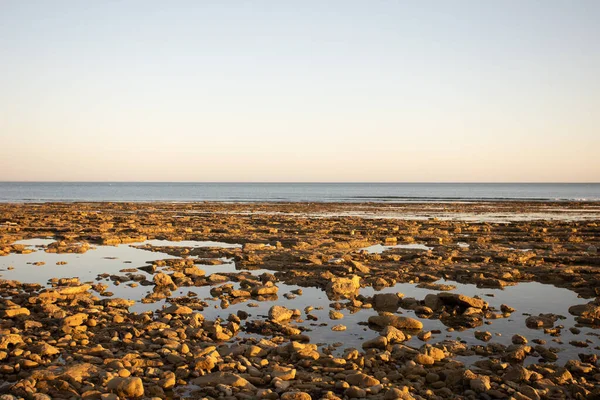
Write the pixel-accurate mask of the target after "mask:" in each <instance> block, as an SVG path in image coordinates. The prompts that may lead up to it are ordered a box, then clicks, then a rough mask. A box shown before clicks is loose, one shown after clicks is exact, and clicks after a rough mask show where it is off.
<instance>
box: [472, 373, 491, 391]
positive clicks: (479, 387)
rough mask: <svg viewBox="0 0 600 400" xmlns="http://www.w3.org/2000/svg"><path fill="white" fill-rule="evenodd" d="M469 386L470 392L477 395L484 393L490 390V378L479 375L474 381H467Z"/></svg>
mask: <svg viewBox="0 0 600 400" xmlns="http://www.w3.org/2000/svg"><path fill="white" fill-rule="evenodd" d="M469 386H470V387H471V390H474V391H475V392H478V393H482V392H486V391H488V390H490V389H491V388H492V386H491V384H490V377H489V376H485V375H480V376H478V377H477V378H475V379H471V380H470V381H469Z"/></svg>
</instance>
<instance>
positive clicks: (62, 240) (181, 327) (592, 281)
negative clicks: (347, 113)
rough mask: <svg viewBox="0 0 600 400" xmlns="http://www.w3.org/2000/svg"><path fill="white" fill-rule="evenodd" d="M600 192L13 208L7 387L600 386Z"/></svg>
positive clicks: (89, 390) (487, 389) (537, 394)
mask: <svg viewBox="0 0 600 400" xmlns="http://www.w3.org/2000/svg"><path fill="white" fill-rule="evenodd" d="M599 247H600V204H599V203H597V202H525V201H523V202H521V201H517V202H515V201H513V202H510V201H507V202H454V203H452V202H449V203H400V204H391V203H390V204H387V203H386V204H384V203H306V202H298V203H223V202H221V203H219V202H214V203H213V202H197V203H156V202H155V203H144V202H140V203H125V202H123V203H118V202H115V203H106V202H90V203H21V204H16V203H14V204H10V203H4V204H0V399H2V400H5V399H6V400H8V399H17V398H18V399H36V400H41V399H50V398H57V399H75V398H84V399H117V398H122V399H124V398H156V399H159V398H160V399H179V398H195V399H204V398H207V399H213V398H214V399H216V398H219V399H234V398H235V399H269V400H276V399H282V400H309V399H331V400H334V399H352V398H369V399H383V400H392V399H446V398H458V399H461V398H465V399H504V398H512V399H517V400H527V399H571V398H573V399H593V398H600V370H599V368H598V365H599V364H598V354H599V349H600V338H599V335H600V330H599V329H598V328H599V327H600V300H599V298H598V296H599V294H600V289H599V288H600V274H599V273H598V271H599V268H600V253H598V248H599Z"/></svg>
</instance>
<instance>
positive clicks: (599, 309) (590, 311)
mask: <svg viewBox="0 0 600 400" xmlns="http://www.w3.org/2000/svg"><path fill="white" fill-rule="evenodd" d="M569 313H570V314H572V315H576V316H578V317H580V318H579V319H578V321H579V320H582V321H581V322H583V323H593V324H598V323H600V306H599V305H596V304H594V303H587V304H578V305H575V306H571V307H569Z"/></svg>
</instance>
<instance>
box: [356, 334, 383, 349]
mask: <svg viewBox="0 0 600 400" xmlns="http://www.w3.org/2000/svg"><path fill="white" fill-rule="evenodd" d="M387 344H388V341H387V338H386V337H385V336H377V337H376V338H374V339H371V340H367V341H366V342H364V343H363V344H362V348H363V349H385V348H386V346H387Z"/></svg>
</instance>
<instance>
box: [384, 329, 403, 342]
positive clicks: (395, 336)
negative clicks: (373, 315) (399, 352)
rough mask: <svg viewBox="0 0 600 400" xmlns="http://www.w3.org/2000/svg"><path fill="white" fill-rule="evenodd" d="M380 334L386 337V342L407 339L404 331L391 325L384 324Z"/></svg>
mask: <svg viewBox="0 0 600 400" xmlns="http://www.w3.org/2000/svg"><path fill="white" fill-rule="evenodd" d="M380 334H381V335H382V336H384V337H385V338H386V339H387V342H388V343H402V342H404V341H405V340H407V337H406V335H405V334H404V332H402V331H401V330H399V329H397V328H395V327H393V326H386V327H385V328H383V330H382V331H381V332H380Z"/></svg>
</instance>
